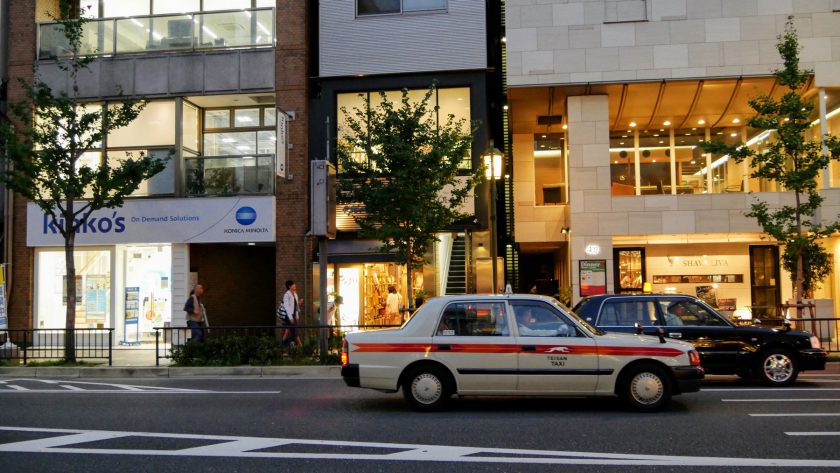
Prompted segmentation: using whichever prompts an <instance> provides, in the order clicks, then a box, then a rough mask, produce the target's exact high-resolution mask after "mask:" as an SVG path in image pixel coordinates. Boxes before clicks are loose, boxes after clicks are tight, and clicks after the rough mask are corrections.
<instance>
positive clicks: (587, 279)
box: [579, 259, 607, 296]
mask: <svg viewBox="0 0 840 473" xmlns="http://www.w3.org/2000/svg"><path fill="white" fill-rule="evenodd" d="M579 277H580V295H581V296H597V295H598V294H606V293H607V260H603V259H597V260H581V261H580V276H579Z"/></svg>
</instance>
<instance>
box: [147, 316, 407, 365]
mask: <svg viewBox="0 0 840 473" xmlns="http://www.w3.org/2000/svg"><path fill="white" fill-rule="evenodd" d="M397 327H399V325H294V326H289V325H283V326H281V325H276V326H275V325H252V326H218V327H217V326H211V327H205V328H201V329H200V333H201V336H202V340H201V341H194V340H192V330H193V329H191V328H189V327H154V330H155V365H157V366H160V360H163V359H173V360H174V361H178V359H183V358H189V357H190V356H191V355H190V353H188V351H190V350H192V351H194V352H197V351H200V348H198V347H197V346H200V345H202V344H205V345H210V344H213V345H212V348H213V349H214V350H216V351H217V352H219V353H213V354H199V355H198V356H201V355H207V356H214V357H216V356H217V360H219V363H218V364H223V362H224V361H225V357H227V358H226V359H227V360H230V359H237V357H236V356H235V355H232V354H230V353H222V352H225V351H229V350H235V349H239V350H242V351H249V352H251V353H254V352H259V353H258V354H257V356H262V358H260V359H261V360H263V361H266V360H269V361H278V362H282V361H283V360H300V359H304V358H309V359H312V360H315V359H316V358H319V359H320V360H321V361H322V362H323V361H324V360H325V358H326V357H329V356H334V357H338V356H339V355H340V354H341V348H342V345H343V344H344V333H345V332H348V331H356V330H377V329H383V328H397ZM287 329H293V330H295V332H296V335H297V337H296V338H299V339H300V341H299V342H298V341H297V340H294V343H293V344H292V343H284V342H283V341H282V340H283V337H284V335H285V330H287ZM322 334H323V336H324V338H325V340H326V352H322V350H321V348H320V340H321V336H322ZM225 338H228V339H230V338H238V339H239V340H238V341H229V342H227V343H225V342H224V339H225ZM265 350H271V351H272V353H269V354H267V353H265ZM173 355H174V356H173ZM241 362H242V364H248V362H249V360H247V359H242V360H241ZM211 364H212V363H211Z"/></svg>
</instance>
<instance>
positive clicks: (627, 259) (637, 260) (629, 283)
mask: <svg viewBox="0 0 840 473" xmlns="http://www.w3.org/2000/svg"><path fill="white" fill-rule="evenodd" d="M614 253H615V254H614V259H615V261H616V274H615V281H616V289H617V290H616V292H617V293H619V294H621V293H628V292H630V293H633V292H642V288H643V283H644V278H645V250H644V248H616V249H615V250H614Z"/></svg>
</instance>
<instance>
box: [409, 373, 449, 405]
mask: <svg viewBox="0 0 840 473" xmlns="http://www.w3.org/2000/svg"><path fill="white" fill-rule="evenodd" d="M442 392H443V384H442V383H441V382H440V380H439V379H438V378H437V376H435V375H433V374H431V373H422V374H420V375H419V376H417V377H416V378H414V381H412V382H411V394H412V395H413V396H414V399H416V400H417V402H420V403H422V404H432V403H433V402H435V401H437V400H438V399H440V395H441V393H442Z"/></svg>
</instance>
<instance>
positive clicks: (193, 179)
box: [184, 154, 275, 196]
mask: <svg viewBox="0 0 840 473" xmlns="http://www.w3.org/2000/svg"><path fill="white" fill-rule="evenodd" d="M184 170H185V174H186V186H185V190H186V194H187V195H188V196H205V195H245V194H273V193H274V172H275V169H274V155H273V154H257V155H249V156H203V157H197V158H185V159H184Z"/></svg>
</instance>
